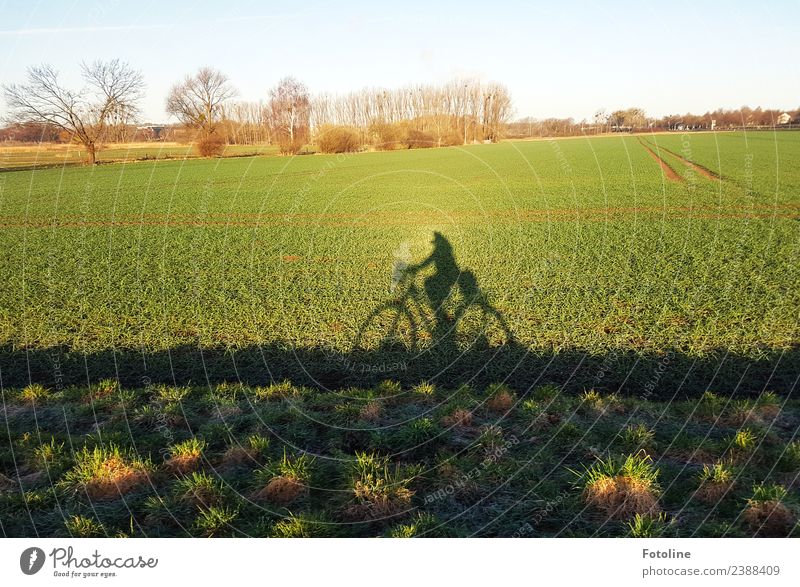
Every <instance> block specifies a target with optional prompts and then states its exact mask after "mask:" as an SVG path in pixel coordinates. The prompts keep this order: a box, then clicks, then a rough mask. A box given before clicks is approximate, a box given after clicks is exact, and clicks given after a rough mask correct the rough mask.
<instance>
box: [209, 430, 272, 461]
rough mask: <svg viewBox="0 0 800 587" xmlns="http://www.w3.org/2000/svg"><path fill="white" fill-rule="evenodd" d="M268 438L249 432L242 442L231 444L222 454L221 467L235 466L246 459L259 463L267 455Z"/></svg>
mask: <svg viewBox="0 0 800 587" xmlns="http://www.w3.org/2000/svg"><path fill="white" fill-rule="evenodd" d="M269 444H270V442H269V438H267V437H265V436H261V435H259V434H251V435H250V436H249V437H248V438H247V440H246V441H245V442H244V443H243V444H233V445H231V446H230V447H228V450H226V451H225V454H224V455H223V456H222V463H221V464H222V467H224V468H229V467H236V466H239V465H241V464H243V463H246V462H248V461H250V462H253V463H261V462H263V461H264V459H265V458H266V456H267V450H268V449H269Z"/></svg>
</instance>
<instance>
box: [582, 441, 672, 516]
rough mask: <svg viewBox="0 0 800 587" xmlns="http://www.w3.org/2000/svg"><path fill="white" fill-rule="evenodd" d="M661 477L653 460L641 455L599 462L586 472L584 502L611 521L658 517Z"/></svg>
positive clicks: (600, 460) (640, 453) (611, 458)
mask: <svg viewBox="0 0 800 587" xmlns="http://www.w3.org/2000/svg"><path fill="white" fill-rule="evenodd" d="M658 475H659V471H658V469H656V468H655V467H654V466H653V463H652V459H651V458H650V456H649V455H646V454H644V453H642V452H639V453H636V454H633V455H627V456H625V457H624V458H621V459H615V458H613V457H610V458H608V459H599V460H598V461H597V462H596V463H595V464H594V465H592V466H591V467H590V468H588V469H586V473H585V475H584V478H585V485H584V498H585V500H586V503H587V504H588V505H590V506H592V507H595V508H597V509H600V510H602V511H603V512H604V513H605V515H606V516H608V517H609V518H616V519H627V518H630V517H631V516H634V515H640V516H641V515H648V516H650V515H653V514H658V513H659V509H660V508H659V506H658V503H657V492H658V489H659V487H658V484H657V478H658Z"/></svg>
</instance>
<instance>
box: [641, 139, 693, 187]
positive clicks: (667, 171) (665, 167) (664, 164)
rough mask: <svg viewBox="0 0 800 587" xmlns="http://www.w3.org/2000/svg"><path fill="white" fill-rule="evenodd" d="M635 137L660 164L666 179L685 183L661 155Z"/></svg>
mask: <svg viewBox="0 0 800 587" xmlns="http://www.w3.org/2000/svg"><path fill="white" fill-rule="evenodd" d="M637 139H638V140H639V144H640V145H641V146H642V147H643V148H644V149H645V150H646V151H647V152H648V153H650V156H651V157H652V158H653V159H655V161H656V163H658V164H659V165H660V166H661V171H663V172H664V175H666V176H667V179H669V180H670V181H674V182H675V183H686V180H685V179H684V178H682V177H681V176H680V175H678V174H677V173H675V170H674V169H672V167H670V166H669V164H668V163H667V162H666V161H664V160H663V159H662V158H661V157H659V156H658V154H656V152H655V151H653V150H652V149H651V148H650V147H648V146H647V145H646V144H645V142H644V141H643V140H642V139H641V138H640V137H637Z"/></svg>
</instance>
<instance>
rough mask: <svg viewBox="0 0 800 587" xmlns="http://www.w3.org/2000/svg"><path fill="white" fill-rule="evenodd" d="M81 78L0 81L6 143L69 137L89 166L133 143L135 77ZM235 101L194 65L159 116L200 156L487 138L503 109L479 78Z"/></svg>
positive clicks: (99, 70)
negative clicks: (242, 147) (69, 83)
mask: <svg viewBox="0 0 800 587" xmlns="http://www.w3.org/2000/svg"><path fill="white" fill-rule="evenodd" d="M81 72H82V76H83V81H84V87H83V88H81V89H73V88H68V87H66V86H65V85H64V84H62V83H61V81H60V79H59V72H57V71H56V70H55V69H53V68H52V67H50V66H48V65H42V66H37V67H31V68H29V69H28V71H27V77H26V79H25V81H24V82H22V83H18V84H7V85H5V86H4V94H5V98H6V103H7V106H8V109H9V111H10V115H9V117H8V122H9V126H7V127H6V128H5V129H4V130H3V134H4V135H5V137H6V139H8V138H9V137H13V138H14V139H16V140H26V139H34V138H35V139H36V140H39V141H42V140H71V141H75V142H78V143H80V144H82V145H83V146H84V147H85V148H86V150H87V153H88V155H89V159H90V161H91V162H92V163H94V162H95V161H96V154H97V150H98V148H99V146H100V145H101V144H102V143H105V142H118V141H119V142H125V141H127V140H131V139H133V138H136V137H137V136H139V137H140V138H141V135H137V131H140V130H141V129H137V127H136V124H137V122H138V121H139V117H140V109H139V104H140V102H141V99H142V98H143V96H144V90H145V84H144V78H143V76H142V74H141V72H139V71H137V70H135V69H133V68H131V67H130V66H129V65H128V64H127V63H124V62H122V61H120V60H112V61H96V62H94V63H91V64H83V65H82V66H81ZM237 96H238V91H237V90H236V88H235V87H234V86H233V85H232V83H231V81H230V80H229V78H228V77H227V76H226V75H225V74H224V73H222V72H220V71H218V70H215V69H212V68H209V67H203V68H200V69H199V70H198V71H197V72H195V73H193V74H190V75H187V76H186V77H185V78H184V79H182V80H181V81H179V82H177V83H175V84H174V85H173V86H172V87H171V88H170V91H169V93H168V95H167V97H166V100H165V110H166V112H167V113H168V114H169V115H171V116H173V117H175V118H176V119H177V120H178V121H180V125H181V127H182V130H188V131H190V133H189V137H187V138H190V139H192V140H194V141H195V142H196V144H197V145H198V149H199V150H200V152H201V154H203V155H214V154H219V153H221V152H222V150H223V149H224V146H225V145H226V144H230V143H235V144H263V143H270V144H276V145H278V146H279V147H280V150H281V152H283V153H298V152H300V151H301V150H302V149H303V148H304V147H305V146H306V145H308V144H309V143H310V142H311V141H315V142H316V143H317V144H318V145H319V146H320V148H321V149H322V150H323V151H329V152H342V151H351V150H358V149H361V148H363V147H364V146H366V145H370V146H373V147H375V148H378V149H394V148H401V147H407V148H414V147H433V146H445V145H460V144H467V143H472V142H496V141H498V140H499V139H500V138H501V136H502V135H503V132H504V129H505V125H506V124H507V122H508V120H509V117H510V115H511V112H512V109H511V108H512V106H511V104H512V102H511V96H510V94H509V92H508V90H507V89H506V87H505V86H503V85H502V84H499V83H493V82H492V83H485V82H482V81H479V80H458V81H453V82H450V83H447V84H443V85H438V86H437V85H414V86H407V87H402V88H397V89H372V88H365V89H362V90H360V91H356V92H351V93H348V94H346V95H331V94H318V95H311V93H310V92H309V90H308V88H307V87H306V86H305V84H303V83H302V82H300V81H298V80H297V79H295V78H293V77H286V78H284V79H282V80H281V81H280V82H279V83H278V85H277V86H276V87H274V88H272V89H271V90H270V91H269V93H268V94H267V95H266V96H265V99H264V100H262V101H258V102H246V101H237V100H236V97H237ZM2 139H3V135H2V134H0V140H2Z"/></svg>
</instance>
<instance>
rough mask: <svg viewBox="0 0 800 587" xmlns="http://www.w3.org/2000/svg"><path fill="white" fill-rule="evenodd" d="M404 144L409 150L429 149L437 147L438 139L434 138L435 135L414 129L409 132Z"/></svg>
mask: <svg viewBox="0 0 800 587" xmlns="http://www.w3.org/2000/svg"><path fill="white" fill-rule="evenodd" d="M404 142H405V145H406V147H407V148H409V149H427V148H429V147H435V146H436V139H435V138H433V135H431V134H428V133H426V132H424V131H421V130H414V129H411V130H409V131H408V134H407V135H406V137H405V141H404Z"/></svg>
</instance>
